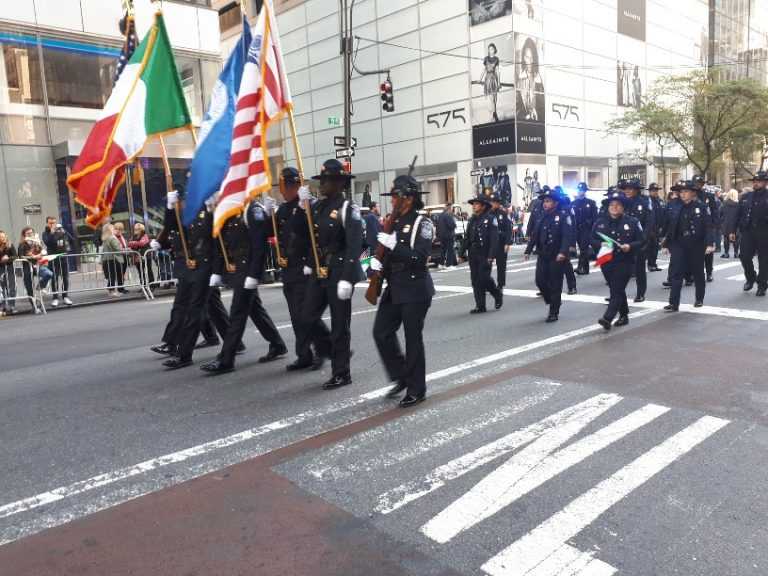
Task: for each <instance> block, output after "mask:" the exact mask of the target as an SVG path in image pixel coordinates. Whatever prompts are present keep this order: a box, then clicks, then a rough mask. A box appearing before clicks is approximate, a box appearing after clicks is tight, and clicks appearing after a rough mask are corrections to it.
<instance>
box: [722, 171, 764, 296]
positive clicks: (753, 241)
mask: <svg viewBox="0 0 768 576" xmlns="http://www.w3.org/2000/svg"><path fill="white" fill-rule="evenodd" d="M753 182H754V190H753V191H752V192H747V193H746V194H744V195H743V196H742V197H741V199H740V200H739V215H738V220H737V224H736V226H737V228H738V230H740V231H741V254H740V258H741V265H742V267H743V268H744V276H745V277H746V283H745V284H744V291H745V292H749V291H750V290H752V288H753V287H754V286H755V282H757V294H756V296H761V297H762V296H765V294H766V290H768V172H763V171H760V172H758V173H757V174H756V175H755V177H754V178H753ZM730 239H731V242H735V241H736V234H735V233H731V234H730ZM755 256H757V263H758V272H755V264H754V262H753V259H754V257H755Z"/></svg>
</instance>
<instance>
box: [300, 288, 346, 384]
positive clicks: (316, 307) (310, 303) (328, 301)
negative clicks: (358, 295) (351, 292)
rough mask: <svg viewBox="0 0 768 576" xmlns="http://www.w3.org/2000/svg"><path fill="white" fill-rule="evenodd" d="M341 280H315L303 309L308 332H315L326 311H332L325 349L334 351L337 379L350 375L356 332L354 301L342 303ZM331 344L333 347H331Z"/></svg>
mask: <svg viewBox="0 0 768 576" xmlns="http://www.w3.org/2000/svg"><path fill="white" fill-rule="evenodd" d="M332 274H333V273H332ZM338 281H339V279H338V278H337V277H336V278H334V277H333V276H332V277H331V278H329V279H328V280H323V281H319V280H317V279H314V278H313V279H312V280H310V281H309V283H308V284H307V295H306V298H305V299H304V305H303V306H302V309H301V318H302V324H304V330H308V331H312V330H313V328H314V327H316V326H317V323H318V322H322V318H323V312H325V309H326V308H330V309H331V334H330V342H329V343H324V344H323V348H329V349H330V350H331V366H332V370H333V375H334V376H345V375H347V374H349V357H350V342H351V340H352V332H351V329H350V326H351V323H352V299H351V298H350V299H349V300H339V298H338V296H337V295H336V285H337V283H338ZM328 344H330V345H328Z"/></svg>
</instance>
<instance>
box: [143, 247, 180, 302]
mask: <svg viewBox="0 0 768 576" xmlns="http://www.w3.org/2000/svg"><path fill="white" fill-rule="evenodd" d="M143 267H144V270H145V271H146V277H145V278H144V285H145V286H146V287H147V292H148V293H149V296H150V298H154V297H155V296H154V294H153V291H154V290H155V289H157V288H170V287H171V286H175V285H176V277H175V276H174V274H173V256H172V255H171V252H169V251H168V250H147V251H146V252H145V253H144V256H143Z"/></svg>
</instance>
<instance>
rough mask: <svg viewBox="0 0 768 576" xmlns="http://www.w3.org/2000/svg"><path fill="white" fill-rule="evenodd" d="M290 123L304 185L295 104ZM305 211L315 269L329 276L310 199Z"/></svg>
mask: <svg viewBox="0 0 768 576" xmlns="http://www.w3.org/2000/svg"><path fill="white" fill-rule="evenodd" d="M288 123H289V124H290V126H291V137H292V138H293V149H294V151H295V152H296V167H297V168H298V169H299V179H300V180H301V184H302V186H303V185H304V160H303V159H302V157H301V149H300V148H299V136H298V134H297V133H296V120H295V119H294V117H293V106H289V107H288ZM304 212H305V213H306V215H307V226H309V239H310V242H311V244H312V255H313V256H314V258H315V270H317V277H318V278H327V277H328V268H326V267H324V266H320V256H319V255H318V252H317V240H316V239H315V224H314V222H312V208H311V206H310V205H309V200H307V201H306V202H305V203H304Z"/></svg>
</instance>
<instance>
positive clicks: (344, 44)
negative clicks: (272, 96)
mask: <svg viewBox="0 0 768 576" xmlns="http://www.w3.org/2000/svg"><path fill="white" fill-rule="evenodd" d="M340 1H341V5H342V6H341V8H342V15H341V24H342V27H341V35H342V38H341V53H342V58H343V63H344V145H345V146H346V147H347V148H351V147H352V102H351V100H352V86H351V80H352V78H351V76H352V30H351V27H352V14H350V11H349V0H340ZM351 183H352V181H351V180H349V181H348V182H347V187H346V189H345V192H346V195H347V199H348V200H349V199H351V197H352V196H351V194H352V191H351V190H350V188H351V186H352V184H351Z"/></svg>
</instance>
